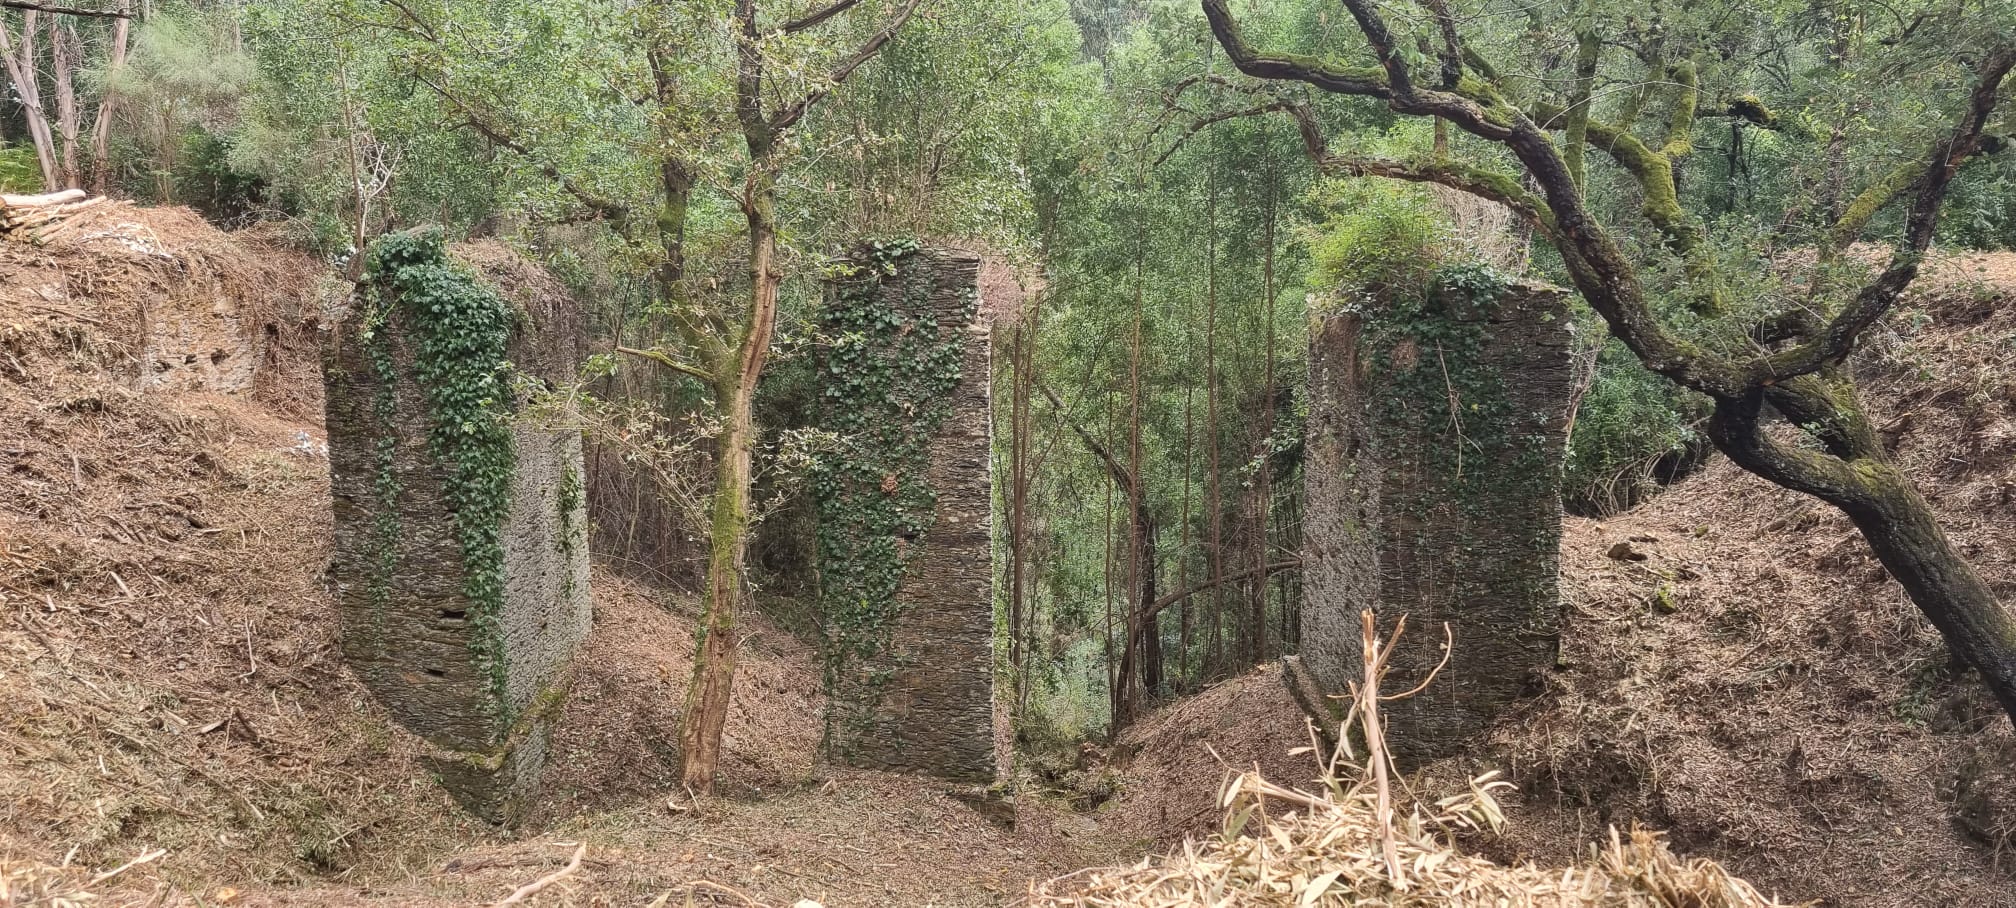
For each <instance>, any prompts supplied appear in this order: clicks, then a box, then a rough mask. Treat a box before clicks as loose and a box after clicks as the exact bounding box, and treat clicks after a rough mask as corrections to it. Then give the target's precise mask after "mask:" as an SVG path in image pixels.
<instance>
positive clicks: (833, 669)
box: [818, 243, 996, 782]
mask: <svg viewBox="0 0 2016 908" xmlns="http://www.w3.org/2000/svg"><path fill="white" fill-rule="evenodd" d="M980 265H981V259H980V257H979V256H976V255H973V254H970V253H967V252H963V251H958V250H952V249H944V248H937V247H918V246H916V245H915V244H913V243H899V244H891V245H887V246H884V245H881V244H877V245H876V246H874V247H873V248H871V247H863V248H862V250H860V251H859V252H857V253H856V254H855V255H853V256H851V257H850V259H849V260H848V261H846V262H843V263H841V266H840V267H839V268H837V269H836V272H837V273H838V274H839V275H841V276H837V277H835V278H834V279H833V280H832V281H831V282H830V284H829V290H828V301H829V305H828V307H827V312H828V317H827V324H826V325H824V326H823V327H824V328H825V329H826V334H827V336H828V337H829V338H841V340H840V341H839V342H836V343H829V344H827V345H826V346H825V347H824V348H823V350H822V354H821V361H820V363H819V366H820V368H819V374H820V375H821V376H822V383H823V385H824V392H823V395H822V402H821V406H822V407H824V408H825V410H826V417H825V418H824V419H822V423H823V424H824V425H826V426H827V427H829V428H834V429H836V430H839V431H841V434H842V437H841V439H840V444H841V446H842V452H843V453H842V454H841V455H840V457H841V458H842V459H843V460H845V461H846V464H847V465H846V467H845V468H843V469H835V470H832V471H829V473H828V474H827V475H826V477H825V478H824V479H823V480H820V481H819V482H820V483H823V484H821V485H820V486H819V487H820V490H821V491H820V492H819V494H818V511H819V515H818V520H819V522H820V525H821V529H820V532H821V538H822V541H821V545H820V577H821V586H822V589H821V602H822V608H823V609H824V614H823V615H822V621H823V623H824V624H825V627H826V641H827V643H826V648H827V652H826V656H825V658H826V660H827V671H828V677H827V682H828V693H829V697H830V702H829V705H828V714H827V719H826V749H827V752H828V754H829V756H830V757H831V758H833V759H835V760H837V761H839V762H843V763H847V764H850V765H854V766H861V767H867V768H875V769H887V770H896V771H906V772H917V773H923V774H928V775H934V776H939V777H943V778H948V779H956V780H963V781H977V782H991V781H993V779H994V778H995V771H996V754H995V752H994V751H995V744H994V742H995V732H994V725H995V709H994V702H993V698H994V690H993V657H994V654H993V608H994V602H993V577H994V568H993V542H992V526H991V523H992V514H991V508H992V494H993V489H992V476H991V472H990V471H991V456H990V455H991V451H990V447H991V427H992V418H991V415H990V413H989V378H990V363H989V357H990V350H989V338H990V331H989V326H988V322H987V321H986V320H985V319H984V318H982V317H981V315H980V313H979V312H978V306H977V302H978V291H977V282H978V277H979V270H980ZM864 316H865V319H864ZM838 319H850V321H848V323H847V324H845V325H843V324H836V323H835V322H836V320H838ZM863 324H866V325H868V327H867V328H866V329H862V328H861V326H862V325H863ZM920 368H921V369H924V370H938V371H936V372H934V373H932V374H925V375H919V374H917V373H918V371H919V370H920ZM850 370H855V371H866V372H876V373H877V374H882V375H887V376H889V377H888V379H887V380H877V381H869V382H867V383H866V384H865V385H864V384H863V383H861V382H860V381H858V380H853V381H850V379H849V376H850V374H853V372H850ZM877 370H881V371H880V372H878V371H877ZM934 389H935V390H934ZM914 433H928V437H922V436H918V437H914V438H912V437H910V436H911V435H912V434H914ZM878 435H879V436H880V439H879V440H878V439H877V436H878ZM892 441H893V442H894V443H893V444H892V443H891V442H892ZM912 444H920V445H922V446H923V448H922V457H921V461H922V462H921V463H911V462H906V461H905V460H904V458H903V456H902V455H901V453H900V451H901V450H904V449H909V448H910V445H912ZM920 483H921V486H922V487H921V488H920V487H919V484H920ZM892 508H893V511H894V512H895V517H894V519H893V522H892V521H891V520H890V519H889V518H888V516H887V515H889V514H891V513H892V510H891V509H892ZM906 508H907V509H909V510H912V511H916V512H918V513H911V514H904V513H902V512H903V511H904V510H905V509H906ZM864 515H866V516H864ZM873 515H883V516H881V517H876V516H873ZM892 527H893V528H892ZM892 558H893V561H892ZM863 562H871V563H881V562H890V563H894V564H898V565H900V580H898V581H897V582H896V583H895V585H894V590H893V601H889V602H874V601H859V600H858V598H857V597H860V596H861V595H862V594H861V593H860V592H858V591H859V590H860V589H863V588H864V585H863V584H861V583H859V582H858V578H860V577H861V575H862V574H863ZM870 573H871V574H872V571H871V572H870ZM841 578H857V582H853V583H847V582H844V581H843V580H842V579H841ZM843 586H844V588H843ZM865 588H870V589H885V590H886V586H883V587H877V586H876V584H875V583H874V582H873V577H872V576H870V577H869V578H868V582H867V583H866V584H865ZM870 595H873V594H870ZM863 616H867V617H866V618H865V619H864V618H863ZM864 621H865V623H868V624H872V625H873V626H872V627H869V628H865V629H864V628H863V627H862V626H861V623H863V622H864ZM849 622H855V623H854V624H850V623H849Z"/></svg>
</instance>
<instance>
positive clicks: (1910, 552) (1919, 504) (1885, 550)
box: [1842, 464, 2016, 716]
mask: <svg viewBox="0 0 2016 908" xmlns="http://www.w3.org/2000/svg"><path fill="white" fill-rule="evenodd" d="M1867 472H1868V474H1869V486H1870V488H1869V493H1870V495H1869V501H1867V502H1866V503H1861V504H1858V505H1857V506H1854V507H1843V508H1842V510H1843V511H1844V512H1846V513H1847V515H1848V519H1849V520H1851V521H1854V523H1855V526H1856V527H1857V528H1859V529H1860V530H1861V531H1862V536H1863V538H1865V539H1867V540H1869V548H1870V549H1872V550H1874V551H1875V553H1876V559H1877V560H1878V561H1881V562H1882V563H1883V567H1884V568H1885V569H1887V570H1888V571H1889V572H1890V576H1892V577H1895V578H1897V582H1898V583H1899V584H1901V585H1902V586H1903V587H1904V591H1905V592H1906V593H1908V594H1910V596H1911V601H1912V602H1914V603H1916V604H1917V606H1918V608H1919V610H1920V611H1922V612H1924V613H1925V617H1926V618H1928V619H1930V620H1931V622H1932V625H1933V626H1934V627H1937V628H1938V629H1939V633H1940V634H1941V635H1942V636H1944V637H1945V638H1946V645H1947V646H1948V647H1950V648H1951V649H1952V650H1953V652H1954V653H1955V654H1957V655H1959V656H1960V657H1961V658H1962V659H1965V660H1966V661H1967V664H1969V665H1972V666H1973V667H1974V668H1975V670H1977V671H1979V672H1980V673H1981V678H1982V680H1983V681H1985V682H1986V683H1987V685H1988V689H1989V690H1991V691H1993V692H1994V694H1995V699H1996V701H1997V702H1999V703H2001V704H2002V709H2003V711H2004V712H2007V713H2009V714H2010V715H2011V716H2016V616H2012V615H2011V614H2010V612H2009V610H2008V609H2007V608H2004V607H2003V606H2002V603H2001V602H2000V601H1999V600H1997V599H1996V597H1995V593H1994V591H1992V590H1990V589H1989V588H1988V584H1987V583H1986V582H1985V581H1983V580H1982V579H1981V575H1980V574H1979V573H1978V572H1976V571H1975V570H1974V567H1973V565H1971V564H1969V563H1968V562H1967V559H1966V558H1965V557H1963V556H1962V555H1961V554H1960V553H1959V552H1958V551H1956V550H1955V549H1954V548H1953V543H1952V541H1951V540H1949V539H1947V538H1946V534H1945V533H1944V532H1943V531H1941V530H1940V529H1939V522H1938V519H1937V518H1935V517H1934V516H1933V514H1932V508H1931V506H1930V505H1928V504H1926V503H1925V499H1924V497H1923V496H1921V495H1919V494H1918V490H1917V489H1915V488H1913V487H1912V486H1911V482H1910V480H1908V479H1906V478H1904V476H1903V475H1902V474H1900V473H1898V472H1897V470H1896V468H1894V467H1891V466H1890V465H1888V464H1884V465H1883V466H1881V467H1879V468H1877V469H1873V470H1869V471H1867Z"/></svg>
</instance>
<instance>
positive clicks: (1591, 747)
mask: <svg viewBox="0 0 2016 908" xmlns="http://www.w3.org/2000/svg"><path fill="white" fill-rule="evenodd" d="M1918 290H1919V292H1918V293H1917V294H1916V295H1915V297H1914V298H1913V300H1912V302H1911V304H1910V305H1908V306H1907V307H1905V308H1904V309H1903V310H1902V311H1900V312H1899V313H1897V315H1896V316H1895V317H1894V318H1892V319H1891V320H1890V321H1889V323H1888V324H1887V326H1886V327H1885V329H1883V330H1881V331H1879V332H1877V334H1876V336H1874V337H1873V338H1871V339H1870V341H1869V342H1868V343H1866V344H1865V345H1864V346H1865V349H1864V351H1863V352H1862V353H1861V354H1860V358H1859V360H1858V369H1859V372H1860V373H1861V378H1862V384H1863V393H1864V397H1865V400H1867V401H1868V403H1869V404H1870V406H1871V409H1872V411H1873V412H1872V416H1873V417H1874V419H1875V420H1876V422H1877V424H1878V425H1880V426H1883V427H1884V432H1885V435H1886V437H1887V438H1889V439H1892V440H1893V441H1894V445H1895V454H1896V456H1897V458H1898V460H1899V461H1900V462H1901V463H1902V464H1903V465H1904V466H1905V467H1906V469H1907V470H1908V471H1909V472H1910V473H1911V475H1913V476H1914V477H1916V478H1917V479H1918V481H1919V483H1920V488H1921V490H1922V491H1923V492H1924V493H1925V494H1926V496H1927V497H1928V498H1929V499H1930V500H1931V502H1932V504H1933V506H1934V507H1935V508H1936V509H1938V510H1939V512H1940V514H1941V517H1942V519H1943V521H1944V524H1945V526H1946V528H1947V530H1948V532H1949V533H1950V534H1951V535H1953V536H1954V537H1955V539H1956V541H1958V543H1959V544H1960V545H1961V547H1962V549H1963V550H1964V551H1965V552H1966V553H1967V555H1968V557H1969V558H1971V559H1972V560H1973V563H1974V564H1975V566H1976V567H1977V568H1979V569H1980V570H1982V571H1983V572H1984V573H1986V574H1987V575H1988V577H1989V579H1990V581H1991V583H1992V584H1993V586H1994V588H1995V589H1996V590H1997V591H1998V592H1999V593H2001V594H2002V595H2004V596H2009V595H2011V594H2016V510H2012V508H2011V503H2012V501H2016V460H2012V455H2016V255H2009V254H2001V255H1982V256H1968V257H1959V258H1949V259H1945V260H1942V261H1940V262H1939V263H1938V265H1937V266H1936V267H1934V268H1933V269H1932V271H1931V272H1930V273H1929V274H1928V275H1927V277H1926V278H1925V279H1924V280H1923V281H1922V282H1921V285H1920V287H1919V288H1918ZM1618 542H1630V543H1631V545H1632V546H1633V548H1635V549H1636V550H1637V551H1639V552H1640V553H1642V554H1644V555H1645V556H1646V558H1645V560H1644V561H1620V560H1616V559H1612V558H1610V557H1608V552H1609V551H1610V549H1611V548H1612V546H1613V545H1615V544H1616V543H1618ZM1562 572H1563V588H1564V594H1565V599H1566V601H1567V606H1568V613H1567V616H1566V621H1565V626H1564V634H1563V656H1562V668H1561V670H1560V671H1558V672H1556V673H1554V674H1553V675H1552V677H1551V678H1550V684H1549V690H1548V692H1547V693H1546V694H1545V695H1544V696H1543V697H1541V698H1539V699H1537V700H1535V701H1533V702H1531V703H1530V704H1528V706H1527V707H1526V708H1525V709H1523V710H1522V711H1521V712H1519V713H1518V714H1515V715H1513V716H1511V717H1508V719H1507V720H1506V721H1504V722H1502V723H1501V724H1500V726H1499V729H1498V731H1497V732H1496V734H1495V737H1494V739H1493V741H1492V742H1491V745H1492V746H1491V748H1490V749H1489V750H1490V753H1489V754H1488V755H1487V756H1484V757H1481V758H1479V759H1477V760H1473V761H1464V762H1460V763H1452V764H1450V765H1445V766H1440V767H1435V768H1433V770H1432V771H1433V772H1434V773H1435V774H1437V775H1441V776H1446V777H1451V778H1454V777H1460V776H1464V775H1467V774H1470V773H1474V772H1476V771H1478V770H1481V769H1483V768H1486V767H1496V768H1504V769H1507V770H1509V771H1510V773H1511V775H1512V777H1513V778H1514V779H1515V780H1516V781H1517V782H1518V783H1519V785H1520V787H1521V789H1522V790H1523V792H1524V794H1523V796H1522V797H1520V798H1517V799H1514V801H1513V803H1514V804H1516V805H1517V806H1516V807H1514V809H1513V810H1512V811H1511V815H1512V822H1511V826H1510V829H1509V832H1508V836H1507V837H1506V838H1505V839H1502V840H1500V841H1498V842H1495V843H1473V844H1480V845H1482V846H1483V847H1485V848H1486V849H1487V850H1489V851H1491V852H1492V853H1494V854H1495V855H1496V856H1498V857H1501V858H1511V859H1524V858H1530V859H1534V860H1536V861H1540V862H1542V863H1549V864H1558V863H1563V862H1566V861H1568V860H1570V859H1572V854H1571V852H1573V851H1574V850H1576V849H1578V848H1579V847H1581V845H1582V843H1585V842H1589V841H1592V840H1593V839H1595V838H1596V837H1597V836H1598V835H1600V834H1602V833H1603V831H1604V828H1605V826H1606V825H1609V824H1619V825H1627V826H1628V824H1629V823H1631V822H1632V821H1639V822H1643V823H1645V824H1647V825H1649V826H1652V827H1655V828H1659V829H1665V830H1669V831H1670V832H1671V834H1672V836H1673V840H1674V846H1675V850H1676V851H1681V852H1685V853H1691V854H1696V855H1701V856H1705V857H1713V858H1716V859H1718V860H1721V861H1723V862H1725V863H1726V864H1727V865H1728V866H1729V867H1730V869H1731V870H1732V871H1734V872H1737V873H1739V874H1741V875H1743V876H1745V877H1747V878H1749V879H1750V880H1752V881H1753V882H1755V883H1757V884H1758V885H1759V886H1760V887H1762V888H1765V889H1767V890H1776V891H1778V892H1780V893H1782V894H1783V895H1785V896H1786V897H1788V898H1796V899H1821V900H1823V903H1824V904H1827V905H1838V906H1856V908H1904V906H1931V905H1937V906H1950V908H1991V906H2008V905H2011V904H2016V856H2010V855H2004V854H2001V851H2003V850H2007V849H2009V848H2010V847H2011V846H2012V845H2016V770H2012V767H2016V739H2012V735H2011V734H2010V731H2009V725H2008V723H2007V721H2006V720H2004V719H2001V718H2000V717H1999V713H1998V712H1997V711H1996V710H1995V709H1994V705H1993V703H1992V701H1991V700H1990V699H1989V698H1988V697H1987V696H1986V694H1985V693H1984V692H1983V691H1982V690H1981V688H1980V686H1979V684H1978V682H1976V681H1975V680H1974V679H1972V678H1969V677H1967V676H1966V675H1965V674H1964V673H1956V672H1955V671H1953V669H1952V668H1951V666H1950V660H1949V658H1948V657H1947V655H1946V652H1945V649H1944V647H1943V646H1942V645H1941V643H1940V641H1939V638H1938V635H1937V633H1936V632H1935V631H1934V630H1933V629H1932V628H1931V626H1930V625H1929V624H1927V623H1926V622H1925V620H1924V619H1923V618H1922V617H1920V616H1919V614H1918V612H1917V610H1916V609H1915V608H1914V607H1913V606H1912V605H1911V604H1910V602H1909V600H1908V599H1907V598H1906V597H1905V596H1904V594H1903V591H1902V590H1901V589H1900V588H1899V587H1898V586H1897V585H1896V584H1895V583H1893V582H1891V581H1890V580H1889V579H1888V578H1887V576H1886V575H1885V574H1884V572H1883V571H1882V569H1881V567H1880V566H1879V565H1877V564H1876V562H1875V560H1874V558H1873V557H1872V556H1870V555H1869V553H1868V550H1867V547H1866V545H1865V544H1864V543H1863V542H1862V540H1861V538H1860V536H1859V535H1857V534H1856V533H1855V531H1854V529H1853V528H1852V527H1851V526H1849V524H1848V523H1847V521H1846V519H1845V518H1843V517H1841V516H1840V515H1839V514H1838V513H1837V512H1835V511H1834V510H1832V509H1831V508H1828V507H1826V506H1825V505H1822V504H1820V503H1819V502H1816V501H1813V500H1811V499H1807V498H1803V497H1801V496H1798V495H1795V494H1793V493H1790V492H1786V491H1784V490H1781V489H1778V488H1776V487H1774V486H1772V485H1770V484H1769V483H1766V482H1764V481H1762V480H1759V479H1756V478H1754V477H1751V476H1749V475H1748V474H1745V473H1743V472H1742V471H1740V470H1738V469H1736V468H1735V467H1734V466H1732V465H1730V464H1729V463H1728V462H1727V461H1723V460H1719V459H1718V460H1717V462H1715V463H1714V464H1713V465H1712V466H1711V467H1710V468H1709V469H1707V470H1706V471H1705V472H1704V473H1702V474H1701V475H1698V476H1696V477H1694V478H1692V479H1689V480H1687V481H1685V482H1683V483H1681V484H1679V485H1677V486H1675V487H1674V488H1672V489H1671V490H1669V491H1668V492H1667V493H1666V494H1664V495H1662V496H1660V497H1658V498H1656V499H1654V500H1653V501H1652V502H1650V503H1649V504H1647V505H1645V506H1643V507H1641V508H1640V509H1638V510H1637V511H1634V512H1631V513H1628V514H1625V515H1621V516H1620V517H1618V518H1616V519H1613V520H1609V521H1604V522H1593V521H1586V520H1575V519H1571V520H1570V521H1569V522H1568V526H1567V533H1566V538H1565V539H1564V541H1563V551H1562ZM1294 710H1295V707H1294V706H1293V704H1292V702H1291V701H1289V700H1288V698H1287V695H1286V694H1285V692H1283V691H1282V689H1281V687H1280V684H1279V682H1278V678H1277V670H1276V669H1275V668H1273V667H1267V668H1263V669H1260V670H1258V671H1256V672H1255V673H1253V674H1252V675H1249V676H1247V677H1246V678H1242V679H1239V680H1236V681H1232V682H1227V683H1226V684H1223V685H1220V686H1219V687H1217V688H1213V689H1212V690H1211V691H1208V692H1206V693H1205V694H1203V695H1201V696H1200V697H1198V698H1196V699H1195V700H1192V701H1186V702H1185V703H1182V704H1179V705H1176V706H1174V707H1171V708H1169V709H1167V710H1165V711H1163V712H1161V713H1158V714H1156V715H1155V716H1152V717H1150V718H1148V719H1147V720H1144V721H1143V722H1142V723H1141V724H1140V725H1139V726H1138V727H1137V728H1136V729H1135V730H1133V731H1132V732H1130V733H1129V735H1128V738H1127V741H1126V742H1125V744H1124V745H1123V749H1134V750H1137V751H1138V755H1137V756H1135V757H1134V758H1133V761H1132V763H1131V765H1130V767H1129V774H1130V777H1131V780H1132V781H1131V784H1129V785H1127V786H1126V787H1125V788H1124V789H1123V791H1122V793H1121V794H1120V796H1119V797H1118V798H1116V799H1115V801H1114V802H1113V803H1112V804H1110V805H1109V810H1110V812H1111V815H1110V819H1109V821H1108V822H1110V823H1112V824H1114V825H1116V826H1119V827H1121V828H1129V829H1144V830H1145V829H1154V828H1157V826H1158V823H1159V818H1160V817H1162V816H1165V815H1166V816H1169V817H1171V818H1183V817H1190V816H1203V817H1209V816H1211V815H1212V814H1211V810H1210V809H1209V808H1210V804H1211V799H1212V797H1213V796H1214V795H1215V793H1216V790H1217V787H1218V785H1219V784H1220V782H1221V781H1222V780H1223V778H1224V771H1223V770H1222V769H1220V768H1218V766H1219V764H1218V761H1217V760H1216V759H1214V758H1212V757H1211V756H1210V754H1209V753H1208V752H1207V751H1206V750H1205V747H1206V745H1210V746H1212V747H1214V748H1216V749H1218V750H1219V752H1220V753H1221V754H1224V753H1225V752H1226V751H1227V750H1233V751H1235V752H1236V753H1238V754H1240V756H1239V757H1238V758H1229V755H1228V760H1227V761H1226V762H1229V763H1232V764H1233V765H1244V763H1245V762H1246V761H1247V760H1250V759H1252V757H1251V756H1249V755H1251V754H1255V753H1258V754H1265V753H1268V752H1279V751H1282V750H1285V749H1287V748H1292V747H1295V746H1299V745H1301V744H1304V743H1305V738H1304V735H1303V732H1302V731H1301V729H1300V727H1299V725H1298V724H1296V723H1295V722H1291V721H1286V720H1284V719H1282V718H1281V717H1283V716H1288V717H1292V716H1294V715H1295V712H1294ZM1287 769H1288V768H1284V769H1283V770H1272V769H1270V770H1269V774H1270V775H1272V776H1274V777H1275V778H1284V776H1281V775H1279V773H1281V772H1284V771H1287ZM1305 774H1306V773H1305ZM1293 777H1294V778H1299V777H1300V776H1293ZM1187 822H1189V821H1179V823H1178V824H1177V825H1178V826H1181V825H1182V824H1183V823H1187ZM1193 825H1194V824H1193ZM1172 831H1173V830H1172Z"/></svg>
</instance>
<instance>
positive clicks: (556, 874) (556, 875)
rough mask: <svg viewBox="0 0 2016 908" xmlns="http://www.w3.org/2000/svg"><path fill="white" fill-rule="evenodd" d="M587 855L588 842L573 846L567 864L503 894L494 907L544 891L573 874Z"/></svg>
mask: <svg viewBox="0 0 2016 908" xmlns="http://www.w3.org/2000/svg"><path fill="white" fill-rule="evenodd" d="M587 856H588V843H587V842H582V843H581V844H580V845H578V846H575V848H574V857H572V858H570V859H568V861H567V866H565V867H562V868H560V869H559V870H555V871H553V872H552V873H549V874H547V875H545V876H542V877H540V878H538V879H536V880H533V881H532V882H530V883H526V884H525V885H523V886H520V887H518V889H517V890H516V891H514V892H512V893H511V894H510V895H508V896H505V897H504V900H503V901H501V902H498V903H497V904H496V905H495V906H494V908H504V906H506V905H516V904H520V903H522V902H524V901H525V900H526V899H529V898H531V897H533V896H535V895H538V894H539V893H540V892H542V891H544V890H545V889H546V887H548V886H551V885H553V884H554V883H558V882H560V881H561V880H564V879H566V878H568V877H570V876H573V875H574V872H575V871H577V870H580V869H581V859H582V858H584V857H587Z"/></svg>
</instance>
